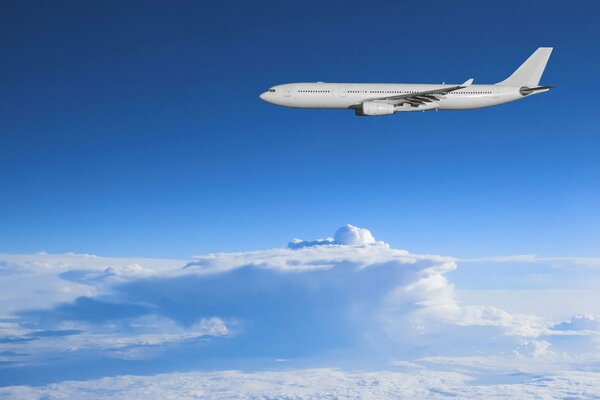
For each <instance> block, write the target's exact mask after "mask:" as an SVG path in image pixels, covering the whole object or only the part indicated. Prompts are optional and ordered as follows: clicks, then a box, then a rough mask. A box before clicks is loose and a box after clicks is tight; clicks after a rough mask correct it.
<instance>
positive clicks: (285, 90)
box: [283, 86, 292, 97]
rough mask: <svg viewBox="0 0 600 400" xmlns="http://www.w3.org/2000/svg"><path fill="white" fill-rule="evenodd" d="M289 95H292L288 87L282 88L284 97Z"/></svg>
mask: <svg viewBox="0 0 600 400" xmlns="http://www.w3.org/2000/svg"><path fill="white" fill-rule="evenodd" d="M291 93H292V92H291V90H290V88H289V87H287V86H286V87H285V88H283V95H284V96H285V97H290V95H291Z"/></svg>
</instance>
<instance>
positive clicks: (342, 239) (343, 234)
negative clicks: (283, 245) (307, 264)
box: [288, 224, 376, 249]
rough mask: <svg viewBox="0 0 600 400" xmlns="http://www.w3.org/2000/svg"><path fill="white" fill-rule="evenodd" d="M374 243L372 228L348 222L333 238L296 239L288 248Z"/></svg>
mask: <svg viewBox="0 0 600 400" xmlns="http://www.w3.org/2000/svg"><path fill="white" fill-rule="evenodd" d="M374 243H376V242H375V238H374V237H373V234H372V233H371V231H370V230H368V229H365V228H359V227H356V226H354V225H350V224H347V225H345V226H342V227H341V228H339V229H338V230H337V231H336V232H335V235H334V236H333V238H330V237H328V238H325V239H316V240H302V239H294V240H292V241H291V242H289V243H288V248H290V249H301V248H303V247H311V246H327V245H342V246H363V245H367V244H374Z"/></svg>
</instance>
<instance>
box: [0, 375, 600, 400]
mask: <svg viewBox="0 0 600 400" xmlns="http://www.w3.org/2000/svg"><path fill="white" fill-rule="evenodd" d="M558 372H560V376H554V375H541V376H540V375H533V374H527V373H515V372H513V373H512V374H506V375H502V376H496V377H494V379H495V380H496V381H491V382H488V381H486V380H484V379H481V377H478V376H477V375H475V374H469V373H465V372H451V371H431V370H428V369H416V370H414V371H411V372H391V371H385V370H376V371H373V372H351V371H344V370H339V369H330V368H321V369H302V370H290V371H264V372H253V373H247V372H240V371H222V372H210V373H202V372H188V373H171V374H161V375H153V376H117V377H110V378H102V379H99V380H90V381H68V382H63V383H59V384H53V385H48V386H42V387H36V388H34V387H23V386H18V387H9V388H0V396H2V397H6V398H11V399H16V400H28V399H39V398H45V399H54V398H77V399H81V400H86V399H123V398H126V399H130V400H137V399H144V400H145V399H149V398H157V397H162V398H164V396H165V394H168V396H169V398H178V399H192V398H210V399H232V398H235V399H257V398H269V399H332V398H335V399H447V398H460V399H482V398H514V399H517V398H518V399H540V398H544V399H565V398H572V399H584V398H585V399H591V398H598V397H600V385H598V379H599V374H598V373H596V372H569V371H558Z"/></svg>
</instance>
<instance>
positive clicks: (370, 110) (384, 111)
mask: <svg viewBox="0 0 600 400" xmlns="http://www.w3.org/2000/svg"><path fill="white" fill-rule="evenodd" d="M395 112H396V107H395V106H394V105H393V104H388V103H384V102H381V101H366V102H364V103H362V107H361V108H359V109H358V110H356V115H371V116H375V115H390V114H393V113H395Z"/></svg>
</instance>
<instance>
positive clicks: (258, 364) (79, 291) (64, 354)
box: [0, 225, 600, 398]
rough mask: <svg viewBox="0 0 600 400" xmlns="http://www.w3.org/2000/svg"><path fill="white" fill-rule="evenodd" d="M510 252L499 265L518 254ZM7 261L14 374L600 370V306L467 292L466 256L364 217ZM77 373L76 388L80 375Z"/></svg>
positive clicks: (9, 369) (342, 375)
mask: <svg viewBox="0 0 600 400" xmlns="http://www.w3.org/2000/svg"><path fill="white" fill-rule="evenodd" d="M495 260H496V262H497V263H499V264H491V265H501V266H504V265H503V264H504V263H506V262H507V260H506V259H503V260H502V261H501V262H500V261H498V259H497V258H495ZM562 260H563V263H564V262H565V261H564V260H565V259H564V258H563V259H562ZM520 261H522V260H520ZM528 261H530V259H528ZM472 262H473V263H475V262H478V263H481V262H483V261H482V260H478V261H472ZM0 266H1V268H0V271H2V272H1V273H2V278H3V280H2V289H3V290H2V291H0V293H1V294H0V296H1V299H2V300H3V301H2V303H0V304H2V306H1V307H0V312H1V316H2V319H0V368H1V369H2V371H1V372H2V373H1V374H0V386H1V385H18V384H44V383H50V382H57V381H61V380H66V379H89V378H99V377H102V376H105V375H115V374H119V373H134V374H154V373H165V372H169V371H173V370H180V369H182V368H184V369H210V370H215V369H237V368H239V366H240V365H244V366H245V367H247V368H250V369H252V370H256V369H267V370H277V369H279V368H282V367H285V368H286V369H289V368H296V369H298V368H305V367H330V366H336V367H341V368H344V369H356V368H359V369H364V368H366V367H367V366H368V367H369V368H370V369H374V370H382V369H385V370H390V371H392V372H394V373H397V374H408V375H407V376H403V375H393V376H392V375H390V382H395V383H393V384H392V383H390V385H392V386H390V387H394V385H399V384H400V383H398V382H399V380H402V379H405V380H406V379H417V380H418V379H421V378H419V377H422V376H421V375H422V374H424V373H427V374H429V373H431V374H433V375H431V376H430V377H432V379H433V377H435V378H436V379H437V377H441V376H446V375H444V373H442V372H441V371H453V370H455V371H461V374H462V375H461V377H459V378H456V381H455V384H453V385H454V386H452V388H445V389H443V390H442V389H440V390H442V392H443V391H445V390H446V389H449V390H450V392H452V391H456V390H457V389H456V387H458V386H460V385H463V386H464V385H467V382H468V381H469V380H477V379H480V380H481V381H482V382H483V381H484V380H485V379H484V378H482V377H487V378H486V379H488V380H489V382H488V383H494V384H500V383H502V382H504V381H506V380H508V381H510V380H511V379H512V378H510V376H512V375H511V374H513V373H515V368H516V369H517V374H518V376H525V378H523V379H524V380H522V381H519V379H516V380H517V381H519V382H516V383H518V384H519V385H521V386H522V389H523V390H531V385H532V383H531V382H532V379H533V378H532V377H535V376H537V375H540V374H541V375H542V376H546V377H547V376H553V374H554V373H555V372H556V371H569V370H571V371H575V370H580V371H587V373H589V376H588V375H586V376H587V377H590V376H592V375H593V374H594V372H593V371H595V370H596V369H597V361H596V360H598V359H599V356H600V346H599V343H600V342H599V337H600V335H599V332H600V324H599V323H598V321H599V320H600V319H599V318H598V317H597V316H595V315H590V314H576V315H573V316H571V317H569V318H565V319H561V320H549V319H547V318H544V317H541V316H538V315H534V314H531V313H522V312H508V311H506V310H504V309H502V308H501V307H498V306H497V305H490V304H488V305H478V304H472V303H471V304H468V303H467V304H466V303H464V302H462V301H460V300H459V298H458V297H457V293H456V288H455V285H454V284H453V283H451V281H450V278H451V277H452V276H456V275H457V274H459V272H460V268H458V265H457V260H456V259H455V258H452V257H444V256H435V255H417V254H412V253H409V252H408V251H406V250H401V249H394V248H392V247H390V246H389V245H388V244H386V243H385V242H382V241H377V240H375V238H374V237H373V235H372V234H371V232H370V231H369V230H367V229H364V228H358V227H355V226H352V225H346V226H344V227H341V228H340V229H339V230H337V232H336V233H335V234H334V236H333V238H327V239H319V240H312V241H310V240H309V241H305V240H299V239H296V240H293V241H292V242H290V244H289V245H288V246H287V247H286V248H275V249H270V250H262V251H251V252H237V253H216V254H209V255H206V256H200V257H196V258H194V259H193V260H192V261H188V262H185V261H182V260H148V259H114V258H101V257H95V256H89V255H77V254H65V255H48V254H44V253H40V254H35V255H0ZM536 268H541V267H540V266H539V265H538V266H536ZM564 268H566V267H564V266H561V269H564ZM549 270H555V267H554V266H550V267H549ZM587 270H589V269H587ZM591 270H594V269H591ZM536 271H537V270H536ZM536 273H538V275H539V271H537V272H536ZM90 365H92V366H93V367H92V368H91V367H90ZM298 371H299V372H298V373H302V372H301V370H298ZM319 371H321V372H322V373H323V374H325V375H323V376H324V377H325V376H326V375H327V376H330V377H331V376H333V378H331V379H333V381H332V382H334V383H332V386H331V387H332V388H333V387H337V386H336V385H341V383H340V382H344V381H347V382H348V384H349V385H358V383H352V382H353V381H354V380H356V382H360V381H361V379H366V378H364V377H360V374H358V375H357V374H353V373H349V372H343V371H344V370H337V371H334V370H329V369H327V370H319ZM323 371H325V372H323ZM321 372H319V373H321ZM278 373H279V372H276V371H274V372H271V373H270V375H265V376H266V377H268V379H272V378H273V377H275V376H278V375H277V374H278ZM307 373H308V372H307ZM310 374H313V372H311V373H310ZM419 374H421V375H419ZM436 374H437V375H436ZM449 374H450V375H448V376H447V378H448V377H450V376H452V377H456V376H458V375H452V374H453V373H449ZM367 375H368V374H367ZM367 375H365V376H367ZM33 376H35V377H36V378H35V379H34V378H32V377H33ZM161 376H163V377H167V378H165V379H172V378H174V377H175V375H169V376H167V375H161ZM239 376H246V375H243V374H242V375H239ZM311 376H313V375H311ZM428 376H429V375H428ZM281 377H286V379H287V375H285V374H283V375H281ZM180 378H181V377H180V376H177V379H180ZM204 378H206V379H207V380H210V379H209V378H208V375H203V378H202V379H204ZM246 378H247V379H254V378H256V379H263V378H265V377H263V376H261V375H247V376H246ZM140 379H141V378H140ZM161 379H162V378H161ZM181 379H184V378H181ZM240 379H242V378H240ZM265 379H266V378H265ZM276 379H279V378H276ZM281 379H283V378H281ZM328 379H329V378H328ZM369 379H370V378H369ZM448 379H450V378H448ZM452 379H454V378H452ZM586 379H587V378H586ZM590 379H591V378H590ZM338 380H339V382H338ZM99 382H100V381H90V385H99V384H100V383H99ZM119 382H121V381H119ZM280 383H281V385H283V386H286V385H287V383H286V382H284V381H282V382H280ZM516 383H515V382H512V383H511V384H516ZM65 385H66V386H65ZM69 385H70V384H64V385H63V386H61V388H62V390H70V389H68V388H73V387H75V386H77V385H75V386H72V385H71V386H69ZM269 385H270V386H269V388H271V389H272V390H275V391H278V390H280V388H278V386H277V384H276V383H274V382H271V383H270V384H269ZM435 385H438V384H437V383H436V384H435ZM556 385H558V383H556ZM438 386H439V385H438ZM548 386H551V385H548ZM407 387H408V386H407ZM431 387H432V386H431V385H430V382H429V381H428V383H423V385H422V390H423V391H422V392H420V393H421V394H420V395H423V396H425V395H426V394H429V395H431V396H433V397H435V395H436V393H437V392H435V391H432V389H431ZM436 387H437V386H436ZM271 389H268V390H271ZM11 390H15V391H16V392H15V393H17V392H18V393H22V394H23V396H25V397H26V396H29V394H30V393H33V392H31V391H29V389H25V388H19V389H11ZM46 390H47V391H48V393H50V392H51V391H52V390H54V389H50V388H46ZM81 390H83V389H81ZM123 390H125V389H123ZM190 390H191V389H190ZM207 390H208V389H207ZM265 390H267V389H265ZM286 390H287V389H286ZM327 390H329V389H327ZM331 390H334V389H331ZM386 390H387V389H386ZM465 390H466V389H465ZM483 390H484V389H483V388H481V389H478V391H468V390H466V391H465V392H463V394H465V393H466V394H469V395H470V393H473V396H474V395H475V394H474V393H480V391H483ZM498 390H500V389H498ZM442 392H439V393H442ZM123 393H125V392H123ZM248 393H251V392H248ZM278 393H279V392H278ZM298 393H299V394H297V395H296V394H294V396H305V395H306V396H309V394H306V393H303V392H301V391H300V392H298ZM348 393H349V394H348V396H349V398H351V397H352V395H351V392H348ZM352 393H353V392H352ZM356 393H362V392H360V391H357V392H356ZM507 393H508V392H507ZM540 393H543V391H542V392H540ZM119 395H120V396H122V393H121V394H119ZM248 396H250V394H248ZM357 396H358V395H357ZM125 397H129V396H128V395H127V396H125ZM309 397H310V396H309Z"/></svg>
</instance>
